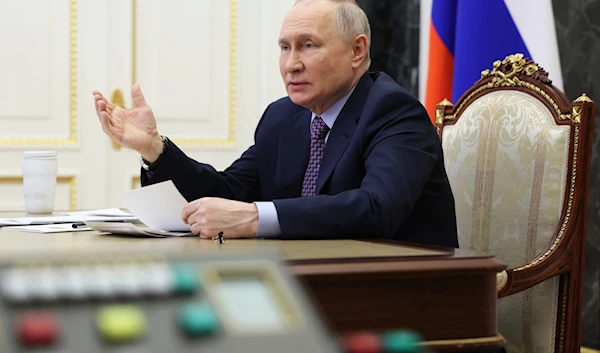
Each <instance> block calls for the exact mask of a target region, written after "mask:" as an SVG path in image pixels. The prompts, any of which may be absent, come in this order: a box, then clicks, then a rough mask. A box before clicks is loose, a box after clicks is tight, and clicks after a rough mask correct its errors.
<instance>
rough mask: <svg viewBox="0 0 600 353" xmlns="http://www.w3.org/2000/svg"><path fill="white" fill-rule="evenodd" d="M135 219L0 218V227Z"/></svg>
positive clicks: (130, 219)
mask: <svg viewBox="0 0 600 353" xmlns="http://www.w3.org/2000/svg"><path fill="white" fill-rule="evenodd" d="M136 219H137V218H136V217H135V216H134V217H131V216H127V217H124V216H84V215H76V216H44V217H19V218H0V227H3V226H26V225H40V224H57V223H81V222H86V221H90V222H93V221H97V222H102V221H108V222H110V221H134V220H136Z"/></svg>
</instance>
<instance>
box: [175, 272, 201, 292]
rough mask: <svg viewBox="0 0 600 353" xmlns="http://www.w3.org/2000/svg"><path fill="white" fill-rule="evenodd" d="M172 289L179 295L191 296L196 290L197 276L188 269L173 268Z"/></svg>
mask: <svg viewBox="0 0 600 353" xmlns="http://www.w3.org/2000/svg"><path fill="white" fill-rule="evenodd" d="M174 271H175V276H174V277H175V278H174V287H175V292H176V293H180V294H193V293H195V292H196V290H197V289H198V274H197V273H196V272H195V271H194V270H193V269H191V268H189V267H183V266H180V267H175V268H174Z"/></svg>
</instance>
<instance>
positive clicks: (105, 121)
mask: <svg viewBox="0 0 600 353" xmlns="http://www.w3.org/2000/svg"><path fill="white" fill-rule="evenodd" d="M99 118H100V124H102V130H103V131H104V133H105V134H107V135H108V137H110V138H111V139H112V138H113V136H114V134H113V132H112V124H111V123H110V115H108V113H107V112H105V111H101V112H100V116H99Z"/></svg>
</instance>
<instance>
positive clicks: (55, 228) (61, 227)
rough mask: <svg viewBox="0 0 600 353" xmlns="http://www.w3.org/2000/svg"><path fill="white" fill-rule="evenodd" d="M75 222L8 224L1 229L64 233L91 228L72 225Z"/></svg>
mask: <svg viewBox="0 0 600 353" xmlns="http://www.w3.org/2000/svg"><path fill="white" fill-rule="evenodd" d="M73 224H76V223H59V224H40V225H35V226H10V227H4V228H2V229H8V230H14V231H17V232H30V233H64V232H83V231H86V230H92V228H90V227H86V226H77V227H73Z"/></svg>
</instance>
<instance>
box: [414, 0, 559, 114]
mask: <svg viewBox="0 0 600 353" xmlns="http://www.w3.org/2000/svg"><path fill="white" fill-rule="evenodd" d="M427 1H429V2H430V3H429V4H427V3H426V2H427ZM431 2H432V3H431ZM429 8H431V13H430V25H429V28H428V29H429V36H428V42H427V43H423V40H424V39H425V36H421V38H422V39H421V40H422V42H421V45H426V46H427V47H428V55H427V58H428V60H427V66H426V67H421V74H425V75H426V80H425V81H424V82H426V87H425V90H424V95H425V97H421V98H422V100H423V98H424V102H425V107H426V108H427V112H428V113H429V116H430V118H431V119H432V121H433V119H434V117H435V106H436V105H437V104H438V103H439V102H441V101H442V100H443V99H444V98H447V99H449V100H451V101H452V102H453V103H454V102H456V101H457V100H458V99H459V98H460V96H462V94H463V93H465V91H466V90H467V89H469V87H471V86H472V85H473V83H475V82H476V81H477V80H478V79H479V78H480V77H481V71H483V70H485V69H489V68H491V66H492V63H493V62H494V61H496V60H502V59H504V58H505V57H506V56H508V55H511V54H515V53H522V54H523V55H525V57H529V58H531V59H532V60H533V61H535V62H536V63H537V64H538V65H540V66H541V67H543V68H544V69H545V70H546V72H548V73H549V77H550V79H551V80H552V81H553V84H554V85H555V86H557V87H558V88H559V89H561V90H562V73H561V69H560V59H559V55H558V45H557V41H556V30H555V27H554V16H553V12H552V3H551V0H528V1H522V0H485V1H482V0H422V3H421V9H422V10H423V9H429ZM422 62H423V60H422ZM422 82H423V81H422Z"/></svg>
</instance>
